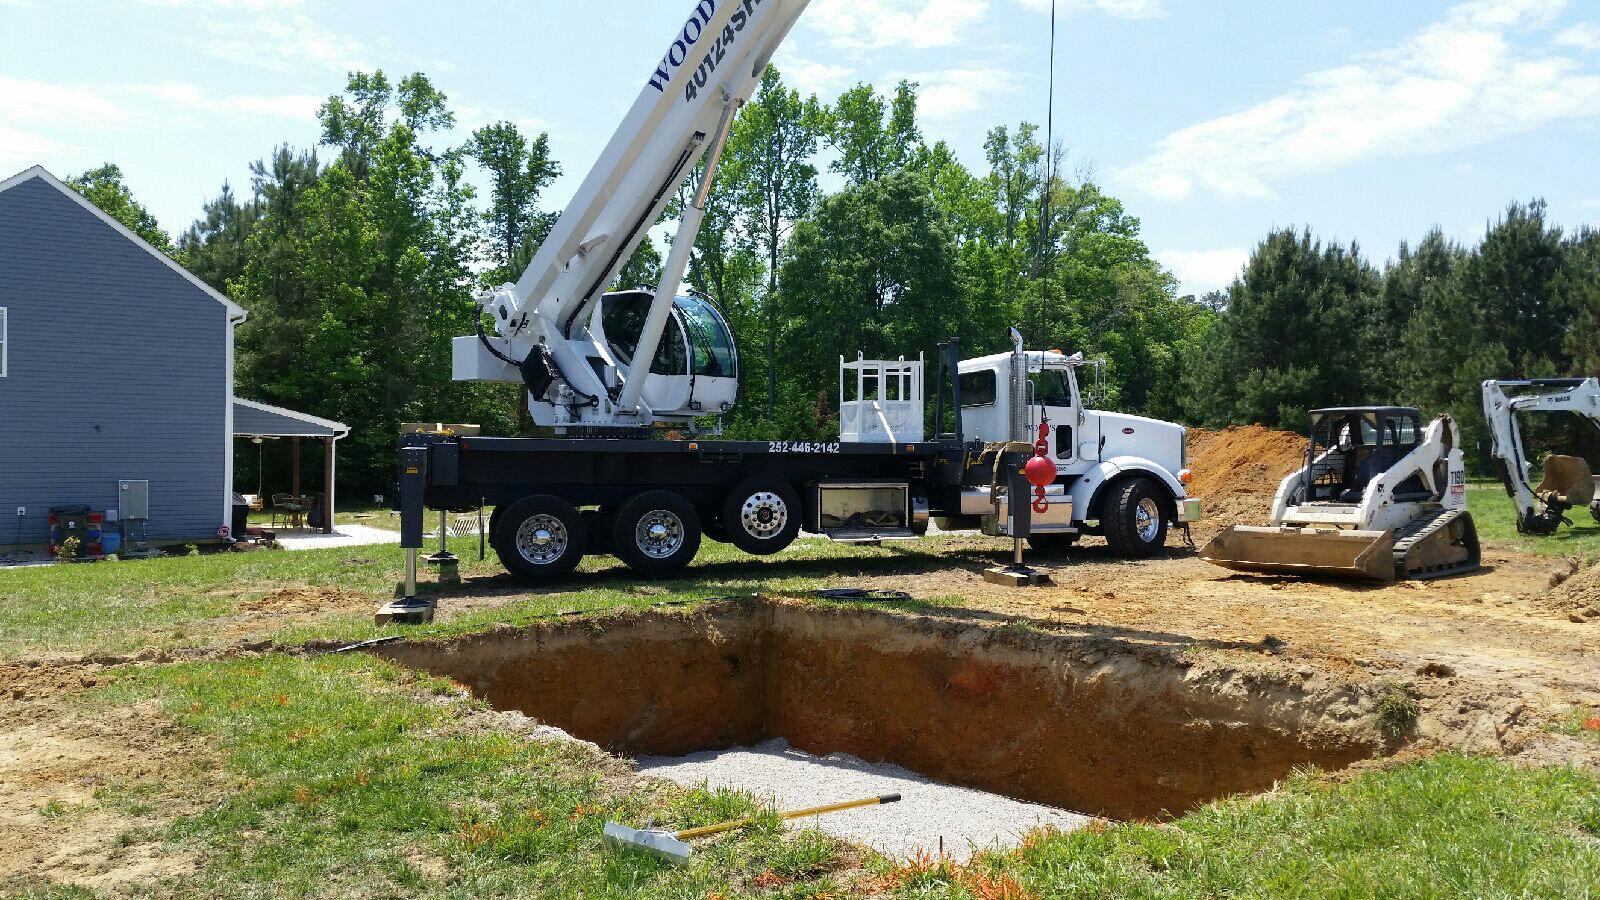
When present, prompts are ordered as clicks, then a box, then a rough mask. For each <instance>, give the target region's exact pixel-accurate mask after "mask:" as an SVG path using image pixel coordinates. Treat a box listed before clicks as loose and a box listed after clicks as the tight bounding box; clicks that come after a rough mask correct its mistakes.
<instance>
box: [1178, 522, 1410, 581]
mask: <svg viewBox="0 0 1600 900" xmlns="http://www.w3.org/2000/svg"><path fill="white" fill-rule="evenodd" d="M1200 558H1201V559H1203V560H1205V561H1206V562H1208V563H1211V564H1212V565H1217V566H1221V567H1223V568H1225V569H1233V570H1235V571H1239V572H1267V573H1272V574H1277V575H1312V576H1328V577H1336V578H1366V579H1371V580H1374V581H1382V582H1391V581H1394V580H1395V559H1394V535H1393V533H1392V532H1388V531H1336V530H1333V529H1328V528H1254V527H1250V526H1247V525H1235V526H1233V527H1231V528H1228V529H1226V530H1225V531H1223V532H1222V533H1221V534H1219V535H1217V536H1216V537H1215V538H1212V540H1211V543H1209V544H1207V545H1206V546H1205V549H1204V550H1201V551H1200Z"/></svg>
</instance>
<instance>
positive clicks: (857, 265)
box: [72, 67, 1600, 494]
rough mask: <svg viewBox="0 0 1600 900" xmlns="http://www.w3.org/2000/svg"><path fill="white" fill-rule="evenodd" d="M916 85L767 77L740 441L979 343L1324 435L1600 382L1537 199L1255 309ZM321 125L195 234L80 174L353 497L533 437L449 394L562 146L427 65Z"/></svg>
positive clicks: (1290, 235) (1583, 255)
mask: <svg viewBox="0 0 1600 900" xmlns="http://www.w3.org/2000/svg"><path fill="white" fill-rule="evenodd" d="M917 89H918V87H917V85H916V84H915V83H912V82H901V83H900V84H898V85H896V87H895V89H894V91H893V92H892V93H891V94H887V95H886V94H882V93H879V92H878V91H877V90H876V89H875V88H874V87H872V86H871V85H866V84H858V85H856V86H854V87H852V88H850V89H849V90H847V91H845V92H844V93H843V94H842V95H840V96H839V97H838V98H836V99H835V100H834V101H833V102H832V103H824V102H822V101H820V100H819V99H818V98H817V97H815V96H802V95H801V94H800V92H798V91H797V90H795V89H794V88H792V87H790V86H789V85H787V84H785V83H784V81H783V79H782V76H781V74H780V73H779V72H778V70H777V69H776V68H772V67H769V68H768V69H767V71H766V72H765V73H764V75H763V77H762V80H761V83H760V85H759V87H758V89H757V91H756V93H755V95H754V96H753V97H752V99H751V101H750V102H749V103H748V104H746V106H745V107H744V109H743V110H742V111H741V112H740V114H739V116H738V118H737V119H736V121H735V124H734V128H733V130H732V133H731V135H730V138H729V141H728V147H727V150H726V152H725V154H724V157H723V163H722V165H721V167H720V168H719V170H718V172H717V174H716V177H715V179H714V181H713V184H712V188H711V191H710V194H709V199H708V203H707V213H706V220H705V226H704V228H703V229H702V230H701V232H700V233H699V235H698V236H697V237H696V239H695V246H694V253H693V254H692V256H691V258H690V262H689V268H688V272H687V273H686V278H685V282H686V284H687V286H688V287H689V288H690V289H692V290H694V291H696V292H698V293H700V294H702V295H704V296H706V297H707V298H709V299H710V300H711V301H712V302H714V303H715V304H717V305H718V306H719V307H720V308H721V309H722V310H723V312H724V314H725V316H726V317H727V319H728V320H729V323H730V325H731V327H732V328H733V330H734V332H735V335H736V338H737V340H738V344H739V348H740V354H741V362H742V367H741V368H742V393H741V399H740V402H739V404H738V405H737V406H736V407H735V409H734V410H733V411H732V412H731V413H730V414H729V415H728V416H727V417H726V421H725V423H724V424H725V427H726V429H727V433H728V435H729V436H730V437H738V438H778V437H782V438H798V439H804V438H822V437H826V436H829V435H831V434H834V433H836V428H837V410H836V409H834V408H833V405H834V400H833V398H835V397H836V396H837V384H836V381H837V363H838V357H839V355H840V354H845V355H851V354H853V353H854V352H856V351H861V352H864V353H866V354H867V355H868V356H869V357H891V358H892V357H898V356H900V355H905V356H907V357H914V356H915V355H916V354H917V353H919V352H929V353H931V351H932V350H933V348H934V345H935V344H936V343H937V342H939V341H942V340H945V339H948V338H951V337H955V338H959V339H960V340H961V343H962V347H963V352H964V354H965V355H967V356H971V355H976V354H980V353H986V352H994V351H997V350H1000V349H1003V348H1004V347H1005V345H1006V337H1005V335H1006V329H1007V327H1008V326H1010V325H1017V326H1018V327H1019V328H1020V329H1021V330H1022V331H1023V333H1024V336H1025V337H1026V339H1027V341H1028V343H1029V345H1030V346H1033V347H1047V348H1060V349H1063V350H1066V351H1067V352H1069V353H1070V352H1076V351H1079V350H1082V351H1084V352H1085V353H1087V354H1088V355H1090V356H1098V357H1102V358H1104V359H1106V361H1107V371H1108V376H1109V378H1108V380H1109V396H1108V397H1106V398H1105V402H1106V404H1107V405H1109V406H1112V407H1114V408H1118V409H1122V410H1125V411H1130V412H1138V413H1145V414H1148V415H1152V416H1157V417H1161V418H1170V419H1176V420H1179V421H1185V422H1190V423H1194V424H1211V425H1221V424H1227V423H1232V422H1260V423H1262V424H1267V425H1271V426H1275V427H1293V428H1297V429H1298V428H1299V427H1300V426H1301V424H1302V422H1303V412H1304V410H1305V409H1306V408H1309V407H1311V406H1316V405H1324V404H1332V403H1345V402H1349V403H1355V402H1365V401H1368V400H1372V401H1376V400H1380V399H1389V398H1392V399H1394V400H1397V401H1410V402H1415V403H1418V404H1421V405H1423V406H1425V407H1428V408H1429V409H1449V410H1450V411H1452V412H1458V411H1459V412H1458V418H1460V419H1461V420H1462V421H1463V422H1470V421H1472V420H1473V419H1474V418H1475V417H1471V416H1467V415H1465V414H1463V412H1464V411H1465V410H1466V409H1467V406H1466V403H1467V395H1468V393H1470V391H1469V389H1468V388H1469V386H1474V385H1475V384H1476V381H1477V380H1481V377H1490V376H1492V375H1495V374H1505V373H1514V374H1519V375H1537V374H1550V373H1555V372H1571V371H1578V370H1585V371H1587V370H1590V369H1593V368H1594V367H1595V365H1596V364H1597V359H1596V356H1597V353H1600V348H1597V347H1596V346H1595V339H1594V338H1593V335H1594V333H1595V332H1594V330H1593V328H1592V327H1589V328H1587V329H1586V330H1585V325H1586V324H1587V325H1592V324H1593V320H1594V318H1595V316H1597V315H1600V277H1597V276H1596V268H1597V267H1596V263H1597V260H1600V238H1597V237H1596V234H1595V232H1593V231H1590V230H1585V231H1583V232H1581V233H1580V234H1578V235H1572V236H1564V235H1562V234H1561V232H1560V231H1559V230H1557V229H1554V228H1552V227H1550V226H1548V225H1547V224H1546V223H1545V222H1544V207H1543V205H1542V204H1540V203H1533V204H1527V205H1513V206H1512V207H1511V209H1510V210H1509V211H1508V212H1507V214H1506V216H1505V217H1503V218H1502V220H1501V221H1500V222H1499V223H1498V224H1496V225H1495V226H1494V227H1492V228H1491V229H1490V230H1489V233H1488V235H1486V237H1485V239H1484V241H1483V242H1482V243H1481V244H1480V245H1479V246H1477V247H1475V248H1473V249H1471V250H1468V249H1464V248H1461V247H1458V246H1456V245H1453V244H1451V243H1450V242H1449V241H1447V240H1446V239H1445V238H1444V237H1443V236H1442V235H1441V234H1439V233H1437V232H1435V233H1434V234H1430V235H1428V236H1427V237H1426V238H1425V239H1424V240H1423V241H1422V243H1420V244H1419V245H1418V246H1417V247H1416V248H1415V249H1414V250H1413V249H1412V248H1409V247H1402V248H1401V252H1400V256H1399V259H1398V261H1397V262H1394V263H1391V264H1389V265H1388V266H1386V267H1385V268H1384V269H1382V270H1379V269H1377V268H1376V267H1374V266H1373V265H1372V264H1370V263H1368V262H1366V261H1364V260H1363V259H1362V258H1361V255H1360V253H1359V248H1357V247H1356V246H1354V245H1351V246H1350V247H1348V248H1345V247H1341V246H1337V245H1330V246H1324V245H1323V244H1322V243H1321V242H1320V241H1318V240H1317V239H1316V238H1315V237H1314V236H1313V235H1312V234H1311V233H1310V232H1309V231H1294V230H1285V231H1280V232H1275V233H1273V234H1271V235H1269V236H1268V238H1267V239H1266V240H1265V241H1263V242H1262V244H1261V245H1260V246H1259V247H1257V248H1256V251H1255V253H1254V254H1253V255H1252V258H1251V260H1250V263H1249V265H1248V266H1247V267H1246V269H1245V271H1244V273H1243V274H1242V275H1241V276H1240V278H1239V279H1238V280H1237V281H1235V282H1234V284H1233V285H1232V286H1231V287H1229V288H1228V289H1227V290H1226V291H1224V292H1219V293H1216V294H1212V295H1208V296H1206V297H1202V298H1195V297H1189V296H1179V295H1178V291H1177V283H1176V281H1175V279H1174V278H1173V277H1172V275H1171V274H1170V273H1168V272H1166V271H1165V270H1163V269H1162V267H1161V266H1160V265H1159V264H1158V263H1157V262H1156V261H1155V260H1154V259H1153V258H1152V257H1151V255H1150V252H1149V249H1148V248H1147V247H1146V245H1145V244H1144V242H1143V240H1142V239H1141V238H1140V223H1139V220H1138V219H1137V218H1136V217H1134V216H1132V215H1131V214H1129V213H1128V212H1127V210H1126V209H1125V207H1124V205H1123V204H1122V202H1121V201H1120V200H1118V199H1117V198H1115V197H1113V196H1111V195H1109V194H1107V193H1106V192H1105V191H1103V190H1102V189H1101V188H1100V186H1099V185H1098V184H1097V183H1096V182H1095V181H1094V179H1093V177H1092V176H1091V175H1089V174H1087V173H1084V172H1077V173H1073V174H1069V173H1068V172H1067V154H1066V151H1065V149H1064V148H1063V147H1061V146H1060V145H1057V146H1051V147H1046V146H1045V145H1044V142H1042V141H1041V139H1040V134H1039V130H1038V129H1037V128H1036V127H1035V126H1034V125H1032V124H1030V123H1027V122H1022V123H1019V124H1017V125H1015V126H1004V125H1002V126H997V127H995V128H993V129H992V130H990V131H989V132H988V134H987V135H986V139H985V141H984V160H983V162H984V163H985V165H986V168H985V169H984V170H981V171H980V170H975V169H973V168H969V167H968V165H966V164H965V163H964V162H963V161H962V160H960V159H959V158H957V156H956V154H955V153H954V152H953V151H952V150H951V148H950V147H949V146H948V144H946V143H945V142H944V141H938V140H936V141H933V142H932V143H930V142H929V140H928V138H926V137H925V136H924V134H923V132H922V127H921V124H920V122H919V120H918V110H917ZM318 118H319V121H320V124H321V129H322V134H321V138H320V141H319V143H318V146H316V147H314V148H306V149H295V148H292V147H290V146H288V145H283V146H279V147H276V148H274V149H273V150H272V152H271V153H269V154H268V155H267V156H265V157H263V158H262V159H260V160H257V161H256V162H255V163H253V164H252V165H251V167H250V172H251V184H250V192H249V195H248V196H247V197H241V196H239V195H236V194H235V193H234V192H233V190H232V189H231V187H230V186H229V185H226V184H224V185H223V188H222V190H221V192H220V193H219V194H218V196H217V197H215V198H214V199H213V200H211V201H209V202H208V203H206V204H205V205H204V207H203V209H202V211H201V215H200V217H199V218H198V219H197V220H196V221H195V222H194V224H193V225H192V226H190V228H189V229H188V230H186V231H185V232H184V233H183V234H181V235H179V236H178V238H177V240H176V241H172V240H170V239H169V238H168V237H167V236H166V235H165V234H163V233H161V231H160V229H159V227H158V226H157V225H156V223H155V221H154V219H153V217H151V216H150V215H149V213H148V212H147V211H146V210H144V208H143V207H142V206H140V205H139V203H138V202H137V201H136V200H135V199H134V198H133V197H132V196H131V194H130V193H129V192H128V190H127V188H126V187H125V186H124V185H123V184H122V182H121V173H120V172H119V171H118V170H117V169H116V167H115V166H114V165H107V166H104V167H101V168H100V169H96V170H92V171H90V172H86V173H84V174H83V175H81V176H79V177H78V178H76V179H73V180H72V183H73V184H74V186H75V187H77V188H78V189H79V190H80V191H83V192H84V193H85V194H86V196H88V197H89V198H90V199H92V200H94V201H95V202H96V203H98V204H99V205H100V206H101V207H102V208H105V209H107V211H108V212H110V213H111V214H112V215H114V216H116V217H117V218H118V219H119V220H121V221H123V222H124V223H126V224H128V226H129V227H130V228H132V229H133V230H135V231H136V232H138V233H139V234H140V235H141V236H143V237H145V238H146V239H147V240H150V241H151V243H152V244H154V245H156V246H157V247H158V248H161V249H163V250H165V251H167V252H169V253H171V254H172V255H173V256H174V258H176V259H178V260H179V261H180V262H181V263H183V264H184V265H185V266H187V267H188V268H189V269H190V270H191V271H193V272H194V273H195V274H196V275H197V276H199V277H200V278H201V279H203V280H205V281H206V282H207V283H208V284H211V285H212V286H214V287H216V288H217V289H218V290H221V291H223V292H225V293H226V294H228V296H230V297H231V298H232V299H234V300H235V301H236V302H238V303H240V304H241V305H242V306H244V307H245V308H246V309H247V310H249V312H250V321H249V322H248V323H247V324H246V325H245V326H243V327H242V328H241V329H240V330H239V333H238V341H237V344H238V346H237V372H236V384H237V392H238V393H239V394H240V395H241V396H245V397H250V398H253V399H258V400H261V401H264V402H268V403H273V404H277V405H282V406H286V407H290V408H293V409H299V410H303V411H305V412H309V413H313V414H315V415H319V416H323V417H326V418H333V419H338V420H340V421H344V422H346V423H348V424H350V425H351V426H352V433H351V437H350V438H349V439H348V440H347V442H346V443H345V445H344V446H345V449H344V452H343V454H342V456H341V473H340V477H341V484H344V485H346V486H348V487H349V488H350V489H351V490H353V491H360V492H361V493H363V494H364V493H369V492H382V491H383V490H385V488H386V486H387V485H388V484H389V483H390V482H391V480H392V477H393V460H394V453H393V447H394V439H395V435H396V433H397V431H398V428H399V425H400V424H401V423H402V422H406V421H455V422H473V423H476V424H481V425H483V426H484V427H485V429H486V432H487V433H497V434H526V433H532V425H531V422H530V421H529V419H528V417H527V413H526V408H525V406H524V401H523V392H522V390H521V389H520V387H518V386H515V385H485V384H476V383H457V382H453V381H451V380H450V339H451V338H452V337H455V336H457V335H464V334H470V333H472V331H473V329H474V327H475V324H476V323H475V322H474V318H475V317H476V316H477V315H478V310H477V307H476V306H475V305H474V304H473V303H472V301H471V299H470V295H471V292H472V291H473V290H475V289H477V288H480V287H489V286H493V285H497V284H501V283H504V282H507V281H514V280H515V279H516V278H517V276H518V275H520V274H521V271H522V269H523V268H525V267H526V266H527V264H528V262H529V261H530V260H531V259H532V257H533V254H534V252H535V251H536V250H537V249H538V246H539V244H540V242H541V240H542V239H543V238H544V236H545V234H546V233H548V231H549V228H550V226H551V224H552V223H553V221H554V217H555V215H556V211H553V210H551V209H549V208H548V207H547V206H546V205H545V203H544V194H545V192H546V190H547V189H548V187H549V185H550V184H551V183H552V182H553V181H554V180H555V179H556V178H557V177H558V176H559V175H560V174H561V172H562V165H561V163H560V162H559V161H557V160H556V159H554V158H553V157H552V155H551V150H550V144H549V136H548V135H547V134H539V135H536V136H535V135H526V134H523V133H522V132H521V131H520V130H519V129H518V128H517V126H515V125H514V124H512V123H509V122H499V123H494V124H491V125H487V126H485V127H482V128H479V129H477V130H476V131H474V132H473V133H472V134H471V136H470V137H469V138H468V139H467V140H466V141H465V142H464V143H462V144H460V145H459V146H440V144H441V143H443V141H444V135H445V134H446V133H448V132H449V131H450V130H451V129H452V128H453V126H454V124H455V120H454V116H453V114H452V113H451V112H450V109H449V105H448V101H447V98H446V97H445V96H444V95H443V94H442V93H441V92H440V91H439V90H438V89H437V88H436V87H435V86H434V85H433V84H432V83H431V81H429V79H428V78H427V77H426V76H424V75H422V74H413V75H411V76H408V77H406V78H404V79H402V80H400V81H398V82H391V81H390V79H389V78H387V77H386V76H385V75H384V73H382V72H381V71H380V72H372V73H353V74H352V75H350V77H349V79H348V81H347V84H346V85H345V89H344V90H343V91H342V92H341V93H339V94H336V95H333V96H331V97H329V98H328V100H327V102H326V103H324V104H323V106H322V107H321V109H320V111H319V114H318ZM824 162H825V163H826V166H827V168H828V170H829V171H830V172H831V173H833V174H834V175H835V176H836V177H835V178H834V179H833V180H834V181H840V182H842V184H843V186H842V187H841V188H840V189H839V190H837V191H834V192H832V193H829V192H827V191H825V190H823V188H822V186H821V183H822V180H823V178H822V170H821V167H822V165H823V164H824ZM474 167H476V170H477V171H479V172H481V173H482V181H484V182H485V183H486V184H487V185H488V187H487V190H486V191H485V192H484V196H481V197H480V196H478V193H479V192H478V191H477V190H476V189H475V188H474V187H473V185H472V184H471V183H470V182H469V180H468V177H467V176H468V174H469V172H471V171H473V169H474ZM688 199H689V189H688V188H687V187H686V188H685V189H684V191H682V192H681V193H680V195H679V196H678V198H677V199H676V201H675V202H674V203H672V204H671V205H670V206H669V208H668V210H667V213H666V215H665V216H664V221H667V222H670V221H671V220H673V219H675V218H676V217H677V216H678V215H679V214H680V213H681V210H682V208H683V205H684V204H685V203H686V202H688ZM660 264H661V255H660V251H659V250H658V248H657V247H656V246H655V244H654V242H653V241H651V240H649V239H646V241H645V243H644V244H643V245H642V246H641V247H640V248H639V250H638V252H637V253H635V254H634V256H633V258H632V259H630V260H629V262H628V263H627V265H626V266H625V268H624V270H623V272H622V274H621V276H620V277H619V279H618V284H619V285H620V286H626V287H632V286H636V285H653V284H654V283H655V281H656V279H657V278H658V274H659V269H660ZM1569 327H1571V328H1572V330H1573V331H1574V333H1578V332H1582V333H1583V334H1585V335H1587V336H1588V337H1587V338H1583V339H1580V338H1577V337H1573V336H1572V335H1569V334H1568V331H1569ZM1491 370H1492V371H1491ZM1479 372H1484V373H1486V374H1483V375H1482V376H1479V375H1478V373H1479ZM1473 389H1475V388H1473ZM241 471H245V469H243V468H241ZM248 471H252V472H253V471H254V462H253V461H252V462H251V463H250V464H249V469H248Z"/></svg>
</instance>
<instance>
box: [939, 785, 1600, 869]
mask: <svg viewBox="0 0 1600 900" xmlns="http://www.w3.org/2000/svg"><path fill="white" fill-rule="evenodd" d="M998 862H999V867H1000V869H1001V870H1002V871H1007V872H1010V873H1012V874H1014V875H1015V876H1016V877H1017V879H1018V880H1019V881H1020V882H1021V883H1022V884H1023V885H1025V886H1027V887H1029V888H1031V889H1033V890H1035V891H1037V892H1038V893H1039V894H1041V895H1044V896H1116V897H1215V896H1246V897H1496V896H1503V897H1513V896H1532V897H1588V896H1593V895H1594V894H1595V892H1596V890H1597V886H1600V784H1597V783H1596V781H1595V780H1594V778H1593V777H1591V776H1588V775H1584V774H1580V773H1578V772H1574V771H1570V770H1559V769H1533V770H1530V769H1518V768H1515V767H1513V766H1511V765H1509V764H1507V763H1505V762H1502V761H1498V760H1491V759H1485V758H1470V757H1462V756H1456V755H1441V756H1436V757H1433V758H1431V759H1427V760H1424V761H1421V762H1414V763H1408V764H1405V765H1402V766H1399V767H1397V768H1395V769H1393V770H1391V771H1387V772H1383V773H1381V774H1372V775H1365V776H1361V777H1359V778H1356V779H1355V780H1352V781H1349V782H1347V783H1337V782H1332V781H1329V780H1327V779H1326V778H1323V777H1318V776H1311V775H1304V776H1299V777H1296V778H1294V779H1292V780H1290V781H1289V782H1288V783H1287V784H1286V785H1285V786H1284V787H1283V788H1281V789H1280V790H1278V791H1275V792H1272V793H1270V794H1266V795H1262V796H1258V797H1248V798H1238V799H1234V800H1229V801H1226V802H1222V803H1218V804H1214V805H1212V806H1209V807H1206V808H1204V809H1202V810H1200V811H1198V812H1196V813H1194V814H1192V815H1189V816H1187V817H1185V818H1183V819H1181V820H1179V821H1178V822H1177V823H1175V824H1174V825H1173V826H1171V827H1166V826H1150V825H1132V826H1124V827H1118V828H1111V829H1108V830H1106V831H1104V832H1100V833H1094V832H1080V833H1077V834H1074V835H1070V836H1067V837H1064V838H1057V839H1052V840H1046V841H1043V842H1039V843H1037V844H1036V845H1035V846H1033V847H1032V848H1030V849H1028V850H1026V851H1024V852H1023V853H1022V854H1021V855H1020V858H1016V859H1007V858H1002V859H1001V860H999V861H998ZM924 896H941V895H940V894H938V893H930V894H925V895H924ZM946 896H957V895H946Z"/></svg>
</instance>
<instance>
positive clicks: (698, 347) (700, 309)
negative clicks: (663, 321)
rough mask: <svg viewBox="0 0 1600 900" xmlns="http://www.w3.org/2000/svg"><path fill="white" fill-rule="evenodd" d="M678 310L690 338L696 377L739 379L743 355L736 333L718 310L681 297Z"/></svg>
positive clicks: (696, 299)
mask: <svg viewBox="0 0 1600 900" xmlns="http://www.w3.org/2000/svg"><path fill="white" fill-rule="evenodd" d="M677 310H678V313H679V314H680V315H681V316H682V319H683V328H684V331H685V332H687V333H688V336H689V350H690V353H689V359H690V362H691V364H692V365H693V367H694V374H696V375H704V376H706V377H707V378H738V377H739V352H738V350H737V349H736V348H735V347H734V343H733V331H732V330H731V329H729V328H728V323H727V322H726V321H725V320H724V319H723V318H722V314H721V313H719V312H717V308H716V307H715V306H712V305H711V304H710V303H709V302H707V301H706V300H704V299H702V298H700V297H679V298H678V303H677Z"/></svg>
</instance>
